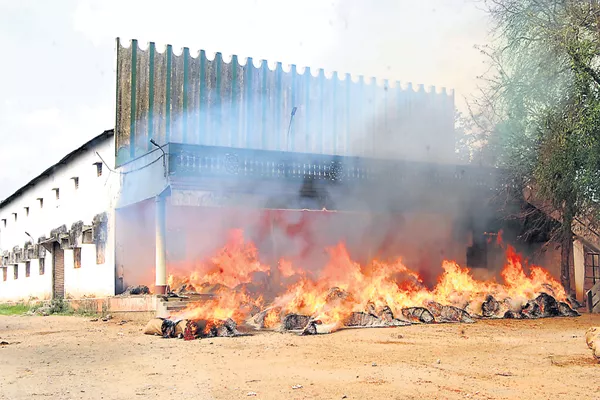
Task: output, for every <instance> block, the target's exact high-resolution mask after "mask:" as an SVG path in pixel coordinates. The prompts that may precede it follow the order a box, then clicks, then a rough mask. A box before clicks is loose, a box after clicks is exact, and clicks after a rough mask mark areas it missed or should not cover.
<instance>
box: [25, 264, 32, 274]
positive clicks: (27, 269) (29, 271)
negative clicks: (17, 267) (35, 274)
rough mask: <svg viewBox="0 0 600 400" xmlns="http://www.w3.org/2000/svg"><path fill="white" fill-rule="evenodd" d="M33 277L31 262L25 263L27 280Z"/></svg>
mask: <svg viewBox="0 0 600 400" xmlns="http://www.w3.org/2000/svg"><path fill="white" fill-rule="evenodd" d="M30 276H31V261H25V278H29V277H30Z"/></svg>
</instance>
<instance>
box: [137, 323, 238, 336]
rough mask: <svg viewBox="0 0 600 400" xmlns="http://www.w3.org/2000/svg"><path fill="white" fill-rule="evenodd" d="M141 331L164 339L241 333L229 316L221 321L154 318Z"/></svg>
mask: <svg viewBox="0 0 600 400" xmlns="http://www.w3.org/2000/svg"><path fill="white" fill-rule="evenodd" d="M143 333H144V334H145V335H155V336H162V337H163V338H165V339H173V338H179V339H184V340H194V339H201V338H211V337H233V336H242V335H243V334H242V333H240V332H239V331H238V330H237V324H236V323H235V321H233V320H232V319H231V318H228V319H226V320H222V321H221V320H214V321H207V320H187V319H180V320H170V319H168V318H155V319H152V320H150V321H149V322H148V324H147V325H146V327H145V328H144V330H143Z"/></svg>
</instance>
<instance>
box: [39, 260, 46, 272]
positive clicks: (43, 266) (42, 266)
mask: <svg viewBox="0 0 600 400" xmlns="http://www.w3.org/2000/svg"><path fill="white" fill-rule="evenodd" d="M39 263H40V275H44V273H45V272H46V259H45V258H44V257H42V258H40V259H39Z"/></svg>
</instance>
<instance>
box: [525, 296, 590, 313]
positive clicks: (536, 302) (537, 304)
mask: <svg viewBox="0 0 600 400" xmlns="http://www.w3.org/2000/svg"><path fill="white" fill-rule="evenodd" d="M521 315H522V316H523V318H548V317H572V316H578V315H579V313H578V312H577V311H575V310H573V309H572V308H571V307H570V306H569V305H568V304H567V303H562V302H561V303H559V302H558V301H556V299H555V298H554V297H552V296H550V295H549V294H546V293H541V294H540V295H539V296H538V297H536V298H535V299H533V300H529V301H528V302H527V303H526V304H525V305H524V306H523V309H522V310H521Z"/></svg>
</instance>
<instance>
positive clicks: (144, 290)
mask: <svg viewBox="0 0 600 400" xmlns="http://www.w3.org/2000/svg"><path fill="white" fill-rule="evenodd" d="M140 294H150V288H148V286H146V285H138V286H129V287H128V288H127V289H125V291H124V292H123V293H121V295H122V296H131V295H140Z"/></svg>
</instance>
